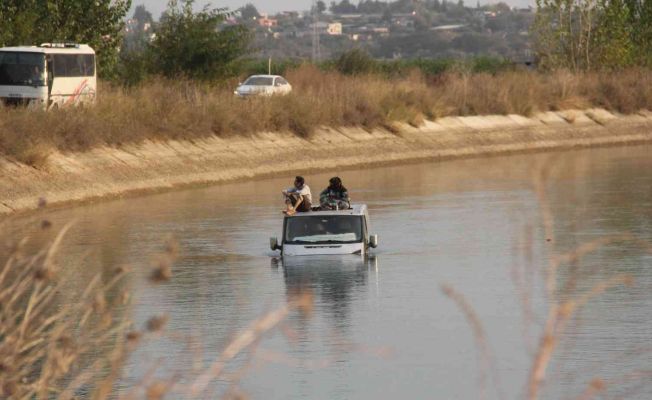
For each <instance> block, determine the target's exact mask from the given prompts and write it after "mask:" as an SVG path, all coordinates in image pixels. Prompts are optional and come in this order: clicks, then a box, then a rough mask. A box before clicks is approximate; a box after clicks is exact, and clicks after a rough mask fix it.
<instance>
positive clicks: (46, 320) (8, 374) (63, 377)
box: [0, 224, 126, 399]
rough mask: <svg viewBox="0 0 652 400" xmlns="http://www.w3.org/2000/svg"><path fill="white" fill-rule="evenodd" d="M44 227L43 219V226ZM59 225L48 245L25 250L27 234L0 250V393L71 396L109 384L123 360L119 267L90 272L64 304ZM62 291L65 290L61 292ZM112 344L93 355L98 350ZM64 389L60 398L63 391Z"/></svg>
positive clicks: (8, 395) (19, 396) (23, 396)
mask: <svg viewBox="0 0 652 400" xmlns="http://www.w3.org/2000/svg"><path fill="white" fill-rule="evenodd" d="M42 227H43V228H44V229H49V225H48V224H42ZM67 229H68V227H64V228H63V229H62V230H61V232H60V233H59V234H58V235H57V236H56V238H55V239H54V241H52V243H50V244H49V245H46V246H43V247H42V248H41V249H39V250H36V251H29V250H27V245H28V240H23V241H20V242H13V241H7V240H5V239H4V238H3V242H2V245H3V246H4V247H3V248H2V249H0V256H1V258H0V259H1V260H2V261H3V263H2V264H0V322H1V323H0V397H2V398H12V399H46V398H47V399H49V398H70V396H68V397H66V396H65V394H66V393H69V394H70V393H74V392H75V390H77V389H78V388H80V387H85V388H91V387H92V390H94V391H95V392H97V393H100V392H106V391H107V390H109V389H110V387H111V384H112V383H113V378H114V377H115V374H114V371H116V369H117V367H118V366H120V365H121V363H122V360H123V359H124V355H125V352H124V349H125V348H126V347H125V343H126V340H125V337H124V336H123V333H124V330H125V328H126V324H125V323H124V319H123V317H122V315H124V313H122V312H121V311H120V310H121V309H124V305H123V304H113V303H111V302H110V301H109V296H108V295H109V294H113V296H112V298H113V299H115V300H114V301H116V302H120V301H121V299H123V297H122V296H120V295H117V294H115V293H114V292H115V291H118V290H120V286H121V281H122V279H123V277H124V275H125V272H126V271H125V270H124V269H116V270H115V271H114V272H113V274H112V276H110V277H106V276H104V277H101V276H97V277H95V278H94V279H93V280H92V281H91V282H89V284H88V286H87V287H86V288H85V290H84V291H83V293H82V294H81V296H80V297H79V298H78V299H76V300H77V301H74V302H69V303H67V304H66V305H65V306H62V296H63V295H62V292H63V291H65V279H62V278H61V276H60V275H61V271H60V268H59V267H58V265H57V261H56V259H57V256H56V253H57V250H58V248H59V246H60V243H61V241H62V239H63V237H64V235H65V232H66V231H67ZM64 297H65V296H64ZM105 346H109V347H110V348H112V349H113V350H110V351H108V352H107V353H108V354H104V355H102V356H101V357H96V356H95V355H96V353H97V349H98V348H102V347H105ZM62 394H63V396H62Z"/></svg>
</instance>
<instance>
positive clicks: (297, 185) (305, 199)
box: [282, 176, 312, 215]
mask: <svg viewBox="0 0 652 400" xmlns="http://www.w3.org/2000/svg"><path fill="white" fill-rule="evenodd" d="M282 193H283V196H285V204H286V209H285V210H283V212H284V213H285V214H287V215H293V214H295V213H296V212H307V211H310V210H311V207H312V193H311V192H310V187H308V185H306V180H305V179H304V178H303V177H302V176H297V177H296V178H294V187H291V188H289V189H287V190H284V191H283V192H282Z"/></svg>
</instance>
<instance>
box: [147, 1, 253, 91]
mask: <svg viewBox="0 0 652 400" xmlns="http://www.w3.org/2000/svg"><path fill="white" fill-rule="evenodd" d="M193 4H194V0H186V1H184V2H183V6H181V7H180V6H179V5H178V3H177V0H171V1H170V3H169V4H168V9H167V11H166V12H165V14H164V15H163V16H162V17H161V21H160V23H159V26H158V29H157V31H156V38H155V39H154V41H153V42H152V43H151V45H150V46H149V48H148V51H149V52H150V53H151V57H152V62H153V64H152V66H153V71H152V72H154V73H160V74H162V75H164V76H167V77H169V78H178V77H179V76H186V77H188V78H191V79H198V80H215V79H223V78H226V77H230V76H235V75H237V74H238V73H239V69H238V65H237V62H236V61H237V60H238V59H239V58H240V57H241V56H243V55H244V54H245V53H246V52H247V51H248V47H249V42H250V39H251V34H250V32H249V31H248V29H247V28H246V27H245V26H243V25H237V26H230V27H226V28H223V27H222V22H224V21H225V19H226V18H227V17H228V16H229V13H228V12H227V11H226V10H225V9H212V10H211V9H208V8H204V9H203V10H202V11H199V12H197V13H195V12H194V11H193Z"/></svg>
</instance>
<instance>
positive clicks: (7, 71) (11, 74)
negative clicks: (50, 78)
mask: <svg viewBox="0 0 652 400" xmlns="http://www.w3.org/2000/svg"><path fill="white" fill-rule="evenodd" d="M44 71H45V54H42V53H28V52H16V51H0V85H9V86H45V84H46V82H45V73H44Z"/></svg>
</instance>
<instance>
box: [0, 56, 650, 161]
mask: <svg viewBox="0 0 652 400" xmlns="http://www.w3.org/2000/svg"><path fill="white" fill-rule="evenodd" d="M287 78H288V80H289V81H290V82H291V83H292V84H293V87H294V90H293V92H292V93H291V94H290V95H288V96H282V97H278V96H275V97H270V98H251V99H246V100H243V99H239V98H235V97H234V95H233V92H232V91H233V85H234V84H235V82H228V83H224V84H222V85H209V84H202V83H198V82H193V81H184V80H176V81H169V80H165V79H162V78H161V79H156V80H152V81H150V82H147V83H144V84H142V85H141V86H137V87H134V88H122V87H114V86H111V85H109V84H107V83H104V84H102V85H100V89H99V93H100V95H99V98H98V103H97V104H96V105H95V106H94V107H88V108H78V109H68V110H62V111H59V112H35V111H34V110H27V109H10V108H0V154H4V155H6V156H9V157H12V158H14V159H17V160H18V161H20V162H23V163H25V164H28V165H32V166H35V167H41V166H43V165H44V164H46V162H47V158H48V156H49V154H51V153H52V152H54V151H63V152H69V151H73V152H74V151H87V150H89V149H92V148H95V147H98V146H104V145H108V146H121V145H125V144H129V143H140V142H142V141H144V140H173V139H179V140H196V139H199V138H206V137H211V136H222V137H225V136H232V135H241V136H242V135H245V136H246V135H251V134H253V133H256V132H263V131H264V132H292V133H294V134H296V135H298V136H300V137H304V138H306V137H310V135H311V134H312V133H313V132H314V131H315V129H317V128H318V127H320V126H327V127H333V128H340V127H353V126H357V127H363V128H365V129H375V128H385V129H388V130H390V131H393V132H397V128H396V126H397V125H396V124H395V123H397V122H403V123H408V124H411V125H414V126H418V125H420V124H422V123H423V121H424V120H434V119H437V118H441V117H445V116H456V115H486V114H502V115H505V114H521V115H530V114H533V113H536V112H544V111H551V110H552V111H557V110H567V109H577V108H588V107H603V108H606V109H608V110H611V111H615V112H621V113H635V112H638V111H639V110H642V109H652V70H648V69H630V70H625V71H620V72H619V73H617V74H613V73H601V72H587V73H578V74H571V73H569V72H567V71H557V72H550V73H539V72H534V71H518V70H516V71H508V72H501V73H497V74H494V75H490V74H486V73H478V74H471V73H464V72H449V73H445V74H442V75H438V76H434V77H433V76H423V75H422V74H421V73H420V72H418V71H414V72H412V73H411V74H408V75H407V76H404V77H394V78H386V77H384V76H381V75H373V74H371V75H358V76H355V77H352V76H346V75H342V74H339V73H336V72H332V71H331V72H329V71H322V70H320V69H318V68H317V67H315V66H312V65H303V66H300V67H298V68H296V69H294V70H290V71H289V72H288V73H287Z"/></svg>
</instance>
